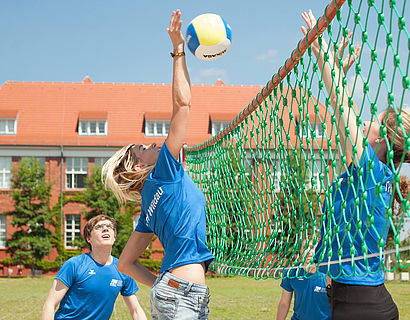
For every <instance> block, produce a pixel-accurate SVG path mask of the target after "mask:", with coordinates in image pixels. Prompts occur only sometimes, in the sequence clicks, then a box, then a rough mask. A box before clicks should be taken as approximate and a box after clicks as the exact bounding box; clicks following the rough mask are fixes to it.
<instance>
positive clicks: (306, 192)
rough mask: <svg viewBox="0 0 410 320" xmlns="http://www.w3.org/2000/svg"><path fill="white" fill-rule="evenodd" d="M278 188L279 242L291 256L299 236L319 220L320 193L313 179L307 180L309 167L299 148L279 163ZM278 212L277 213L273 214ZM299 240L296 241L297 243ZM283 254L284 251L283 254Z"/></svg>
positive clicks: (306, 232)
mask: <svg viewBox="0 0 410 320" xmlns="http://www.w3.org/2000/svg"><path fill="white" fill-rule="evenodd" d="M282 168H284V169H285V171H284V172H283V171H282V176H281V188H280V192H279V193H278V198H279V204H280V212H279V214H280V215H281V220H282V223H281V224H282V226H283V229H282V230H281V235H280V238H281V239H280V240H281V241H280V242H281V243H284V244H285V248H283V249H284V251H285V252H287V254H290V255H291V256H292V255H294V254H297V253H298V252H299V249H300V248H299V247H298V246H296V247H295V246H294V245H293V244H295V243H298V245H300V244H301V242H300V239H301V237H302V236H303V237H305V236H306V235H307V234H308V233H312V231H313V228H314V227H315V226H316V225H317V223H318V221H319V219H320V218H319V217H318V209H319V208H318V204H319V201H320V199H319V196H318V194H317V192H316V191H315V189H314V183H315V181H314V179H311V180H309V178H310V177H309V174H308V168H307V163H306V160H305V157H304V155H303V153H302V151H301V150H299V149H294V150H289V151H288V152H287V154H286V159H285V163H284V165H283V166H282ZM276 214H277V213H276ZM297 241H298V242H297ZM285 255H286V254H285Z"/></svg>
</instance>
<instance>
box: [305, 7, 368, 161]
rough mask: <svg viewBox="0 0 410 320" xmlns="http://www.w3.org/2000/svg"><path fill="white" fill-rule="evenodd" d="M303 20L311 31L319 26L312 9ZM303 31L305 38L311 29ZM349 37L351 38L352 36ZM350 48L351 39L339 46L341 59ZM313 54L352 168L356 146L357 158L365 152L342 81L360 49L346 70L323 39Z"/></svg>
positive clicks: (349, 60) (347, 60)
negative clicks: (345, 50)
mask: <svg viewBox="0 0 410 320" xmlns="http://www.w3.org/2000/svg"><path fill="white" fill-rule="evenodd" d="M302 18H303V20H304V21H305V22H306V25H307V27H308V28H309V29H312V28H314V27H315V26H316V19H315V17H314V15H313V13H312V11H311V10H309V12H307V13H306V12H304V13H302ZM301 29H302V32H303V34H304V35H306V33H307V32H308V30H306V28H305V27H303V26H302V28H301ZM348 37H351V34H349V36H348ZM347 45H348V40H347V38H345V39H344V40H342V42H341V43H340V45H339V48H338V51H337V53H338V54H339V56H340V57H342V55H343V51H344V49H345V48H346V46H347ZM312 51H313V53H314V54H315V56H316V58H317V61H318V65H319V68H320V70H321V73H322V79H323V82H324V85H325V87H326V90H327V92H328V93H329V98H330V103H331V105H332V107H333V110H334V115H335V117H336V122H337V124H338V127H339V135H340V147H341V149H342V150H341V151H342V152H343V153H344V156H346V165H347V166H349V165H350V164H351V163H352V162H353V160H354V159H353V145H355V146H356V150H357V152H356V156H357V159H358V160H360V158H361V155H362V153H363V145H362V139H363V134H362V131H361V129H360V127H358V125H357V121H356V116H355V114H354V112H353V110H352V108H354V109H355V110H357V107H356V105H355V103H354V101H353V100H352V102H353V105H350V106H349V97H351V96H352V95H351V92H350V90H349V88H348V85H347V83H346V84H345V85H343V78H344V74H345V73H346V72H347V71H348V70H349V68H350V66H351V65H352V64H353V63H354V61H355V59H354V57H357V56H358V55H359V53H360V48H359V47H358V46H356V48H355V49H354V53H353V55H349V57H348V58H347V59H346V60H345V61H344V63H343V70H341V69H340V66H339V63H338V59H335V58H334V55H333V53H332V51H331V50H329V48H328V46H327V43H326V41H324V39H323V38H322V43H321V48H320V46H319V42H318V40H317V39H316V40H315V41H314V42H313V43H312ZM325 54H326V55H327V56H328V58H327V61H325ZM332 73H333V75H332ZM337 89H339V93H337ZM339 119H340V121H339ZM347 131H348V135H347Z"/></svg>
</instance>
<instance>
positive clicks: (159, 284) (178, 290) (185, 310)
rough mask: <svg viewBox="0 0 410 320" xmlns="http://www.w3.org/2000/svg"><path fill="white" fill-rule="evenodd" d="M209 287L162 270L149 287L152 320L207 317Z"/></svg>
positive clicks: (180, 319) (189, 319)
mask: <svg viewBox="0 0 410 320" xmlns="http://www.w3.org/2000/svg"><path fill="white" fill-rule="evenodd" d="M208 303H209V288H208V287H207V286H205V285H201V284H196V283H193V282H189V281H186V280H183V279H181V278H178V277H176V276H174V275H173V274H171V273H169V272H162V273H161V274H160V275H159V277H158V278H157V280H156V281H155V283H154V285H153V286H152V288H151V317H152V320H169V319H174V320H192V319H206V320H207V319H208V315H209V308H208Z"/></svg>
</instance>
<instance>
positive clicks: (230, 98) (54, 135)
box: [0, 77, 330, 146]
mask: <svg viewBox="0 0 410 320" xmlns="http://www.w3.org/2000/svg"><path fill="white" fill-rule="evenodd" d="M261 89H262V87H260V86H238V85H225V84H224V83H223V82H222V81H221V80H218V81H217V82H216V83H215V84H214V85H192V106H191V114H190V120H189V125H188V130H187V137H186V143H187V144H188V145H195V144H198V143H202V142H204V141H205V140H207V139H209V138H210V137H211V133H210V130H209V128H210V127H209V120H210V118H211V120H232V119H233V118H234V117H235V116H236V115H237V114H239V113H240V112H241V111H242V110H243V109H244V108H245V107H246V106H247V105H248V104H249V103H250V102H251V101H252V99H253V98H255V96H256V94H257V93H259V92H260V90H261ZM294 95H295V96H298V97H299V99H300V92H299V90H295V91H294ZM285 98H286V99H285ZM279 99H280V101H279V103H280V104H282V103H284V102H283V101H284V100H285V101H289V102H290V101H292V92H291V90H286V88H284V90H282V95H281V96H280V97H279ZM312 100H313V101H314V102H316V99H315V98H312V99H309V100H308V101H309V108H308V109H309V110H310V111H312V112H313V110H314V105H313V103H312ZM171 101H172V99H171V85H170V84H142V83H94V82H92V80H91V79H90V78H89V77H85V78H84V80H83V81H82V82H10V81H7V82H5V83H4V84H3V85H2V86H1V87H0V118H1V117H3V118H6V115H8V116H9V117H15V116H16V115H17V113H18V123H17V134H16V135H8V136H5V135H0V145H65V146H122V145H126V144H129V143H144V144H147V143H151V142H156V143H159V144H161V143H162V141H163V140H164V138H163V137H145V135H144V127H143V126H144V120H149V119H161V120H163V119H164V118H165V119H166V118H170V115H171V111H172V106H171ZM294 101H296V100H294ZM281 109H282V108H281ZM297 110H298V106H297V105H295V106H293V107H292V112H293V114H294V116H295V118H297V117H298V114H297ZM319 110H320V112H319V113H320V114H321V115H324V114H325V113H324V110H325V108H324V106H323V105H322V104H320V103H319ZM310 111H309V113H311V112H310ZM327 115H329V113H327ZM280 117H281V119H282V120H283V122H284V123H285V124H286V123H289V121H290V119H289V114H288V113H286V112H285V113H283V114H281V115H280ZM79 119H95V120H98V119H107V120H108V134H107V136H80V135H79V134H78V130H77V127H78V121H79ZM329 121H330V120H329V119H326V122H329ZM329 127H330V122H329ZM282 138H284V137H282ZM292 140H294V138H292Z"/></svg>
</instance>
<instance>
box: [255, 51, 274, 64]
mask: <svg viewBox="0 0 410 320" xmlns="http://www.w3.org/2000/svg"><path fill="white" fill-rule="evenodd" d="M278 53H279V50H277V49H269V50H268V51H266V52H265V53H262V54H260V55H257V56H256V57H255V58H256V60H259V61H267V62H275V60H276V57H277V56H278Z"/></svg>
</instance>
